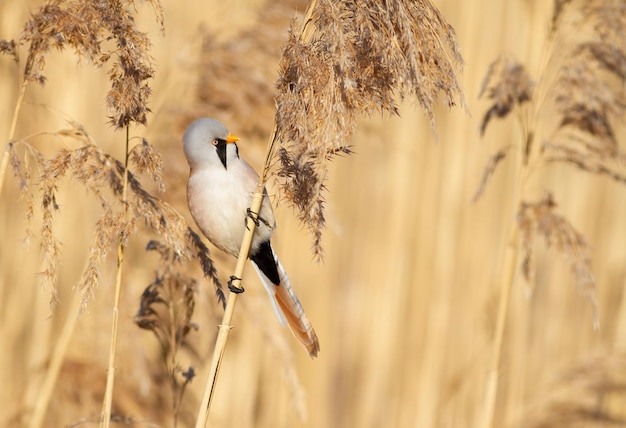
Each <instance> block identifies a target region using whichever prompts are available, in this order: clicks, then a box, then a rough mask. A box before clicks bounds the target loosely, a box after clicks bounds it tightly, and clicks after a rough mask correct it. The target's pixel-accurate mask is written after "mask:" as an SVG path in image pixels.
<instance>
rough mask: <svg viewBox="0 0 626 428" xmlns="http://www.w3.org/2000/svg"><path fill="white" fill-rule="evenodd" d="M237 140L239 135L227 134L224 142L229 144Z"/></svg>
mask: <svg viewBox="0 0 626 428" xmlns="http://www.w3.org/2000/svg"><path fill="white" fill-rule="evenodd" d="M237 141H239V137H237V136H236V135H233V134H228V136H227V137H226V142H227V143H229V144H230V143H236V142H237Z"/></svg>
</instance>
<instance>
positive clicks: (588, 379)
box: [514, 351, 626, 428]
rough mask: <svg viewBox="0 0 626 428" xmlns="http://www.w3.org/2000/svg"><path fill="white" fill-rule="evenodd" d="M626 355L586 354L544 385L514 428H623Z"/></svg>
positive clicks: (618, 353)
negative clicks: (619, 427) (588, 427)
mask: <svg viewBox="0 0 626 428" xmlns="http://www.w3.org/2000/svg"><path fill="white" fill-rule="evenodd" d="M625 373H626V355H624V353H623V352H615V351H613V352H610V353H600V354H596V355H590V356H588V355H586V356H584V357H583V358H580V359H579V360H578V361H575V362H574V363H573V364H570V365H569V366H568V367H566V368H565V369H564V370H560V373H557V376H556V378H555V379H553V380H552V381H551V382H549V383H547V384H546V385H543V386H542V387H541V388H540V390H541V393H540V394H538V395H537V396H536V397H535V398H534V399H533V401H534V403H532V405H531V406H529V411H528V412H526V415H524V416H523V417H522V421H521V422H520V423H519V424H516V425H514V426H517V427H520V428H521V427H524V428H546V427H562V426H568V427H574V426H576V427H583V426H584V427H587V426H593V427H598V428H600V427H606V428H609V427H617V426H623V425H624V423H625V422H626V420H625V419H624V414H623V406H619V405H617V406H616V405H615V404H616V403H621V402H623V400H624V397H625V396H626V377H625V375H624V374H625Z"/></svg>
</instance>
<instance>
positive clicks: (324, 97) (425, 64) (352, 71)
mask: <svg viewBox="0 0 626 428" xmlns="http://www.w3.org/2000/svg"><path fill="white" fill-rule="evenodd" d="M295 27H296V23H295V22H294V23H293V24H292V26H291V29H290V33H289V40H288V42H287V45H286V46H285V49H284V51H283V57H282V59H281V62H280V75H279V78H278V81H277V83H276V86H277V90H278V93H277V96H276V105H277V112H276V124H277V134H276V141H278V143H279V152H278V158H279V161H280V166H279V167H278V172H277V175H278V176H279V177H280V178H281V181H282V185H281V187H282V189H283V191H284V195H285V196H286V198H287V200H289V201H290V202H292V203H293V204H294V205H295V206H296V207H297V208H298V210H299V211H300V214H299V215H300V218H301V220H302V221H303V222H304V223H305V224H306V225H307V226H308V227H309V228H310V229H311V230H312V231H314V234H315V236H316V238H315V242H314V248H316V250H314V251H315V252H316V253H321V250H320V249H319V248H318V246H319V237H320V236H321V232H320V231H321V229H322V228H323V224H324V220H323V219H324V216H323V198H322V190H323V182H324V180H325V179H326V174H327V163H328V160H330V159H332V158H333V156H334V154H336V153H348V152H349V149H348V145H347V144H348V141H349V140H350V137H351V136H352V133H353V131H354V129H355V127H356V119H357V117H358V116H359V115H362V114H367V113H371V112H373V111H381V112H382V111H387V112H390V113H392V114H397V104H396V100H398V99H400V100H402V99H405V98H407V97H412V98H415V99H416V100H417V101H418V102H419V104H420V105H421V106H422V108H423V109H424V111H425V113H426V114H427V116H428V117H429V119H430V122H431V126H432V127H433V130H434V113H433V108H434V105H435V102H436V101H437V98H438V97H439V95H443V96H444V97H445V99H446V102H447V103H448V105H454V104H455V103H456V102H457V101H459V100H460V102H461V103H462V104H464V100H463V93H462V90H461V87H460V84H459V81H458V78H457V72H459V71H460V69H461V67H462V58H461V55H460V52H459V48H458V45H457V42H456V36H455V34H454V30H453V28H452V27H451V26H450V25H449V24H448V23H447V22H446V21H445V19H444V18H443V16H442V15H441V14H440V13H439V11H438V10H437V9H436V8H435V7H434V6H433V5H432V4H431V3H430V2H429V1H427V0H422V1H417V2H412V1H402V0H396V1H391V2H385V3H384V4H382V3H380V2H376V1H373V0H367V1H365V2H359V3H358V4H357V3H355V2H353V1H336V2H331V1H328V0H323V1H318V2H315V4H314V5H313V10H312V11H311V20H310V21H309V22H307V23H306V25H305V26H303V29H305V31H304V32H299V31H297V30H295ZM281 149H282V150H281Z"/></svg>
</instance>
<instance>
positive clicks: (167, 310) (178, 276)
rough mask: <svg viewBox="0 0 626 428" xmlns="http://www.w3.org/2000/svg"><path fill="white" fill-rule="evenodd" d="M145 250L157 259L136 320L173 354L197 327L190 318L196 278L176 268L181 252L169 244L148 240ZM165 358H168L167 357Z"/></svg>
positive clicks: (166, 351)
mask: <svg viewBox="0 0 626 428" xmlns="http://www.w3.org/2000/svg"><path fill="white" fill-rule="evenodd" d="M146 250H147V251H156V252H157V253H159V256H160V259H159V264H158V268H157V271H156V275H155V279H154V281H153V282H152V283H151V284H149V285H148V287H146V289H145V290H144V292H143V294H142V296H141V299H140V303H139V311H138V312H137V315H136V316H135V323H136V324H137V325H138V326H139V327H140V328H143V329H147V330H151V331H152V332H153V333H154V334H155V335H156V336H157V338H158V339H159V342H160V343H161V346H162V350H163V352H164V354H165V355H168V354H172V355H173V354H175V353H176V352H177V350H178V349H180V347H181V346H182V345H183V343H184V341H185V338H186V337H187V335H188V334H189V333H190V332H191V331H192V330H197V329H198V326H197V325H196V324H195V323H193V322H191V318H192V316H193V312H194V308H195V295H196V293H197V281H196V280H195V279H194V278H191V277H189V276H187V275H184V274H182V273H180V272H177V270H178V269H179V268H180V261H181V259H180V255H178V254H176V252H175V251H173V250H172V249H171V248H170V247H169V246H167V245H164V244H162V243H160V242H158V241H150V242H149V243H148V246H147V247H146ZM172 333H173V334H172ZM165 360H166V361H171V360H170V359H167V358H166V359H165ZM170 369H173V368H170ZM181 371H182V370H181Z"/></svg>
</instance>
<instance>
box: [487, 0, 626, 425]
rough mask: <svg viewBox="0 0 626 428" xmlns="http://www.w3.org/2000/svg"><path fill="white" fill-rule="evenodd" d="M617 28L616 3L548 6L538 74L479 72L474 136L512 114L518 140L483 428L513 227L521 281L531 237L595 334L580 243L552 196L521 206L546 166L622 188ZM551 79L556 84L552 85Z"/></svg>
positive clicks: (527, 273)
mask: <svg viewBox="0 0 626 428" xmlns="http://www.w3.org/2000/svg"><path fill="white" fill-rule="evenodd" d="M624 25H626V9H625V8H624V6H623V4H621V2H615V1H611V0H607V1H601V0H597V1H591V2H584V1H576V0H574V1H555V2H554V11H553V17H552V28H551V31H550V33H549V35H548V37H549V40H547V43H546V45H547V46H548V47H549V54H548V55H549V60H548V61H546V62H545V63H544V66H545V69H541V70H539V73H540V75H538V76H537V77H535V78H533V77H531V76H530V74H529V73H528V72H527V71H526V67H525V66H524V65H523V64H521V63H520V62H518V61H516V60H513V59H512V58H510V57H509V56H501V57H500V58H498V59H497V60H496V61H495V62H494V63H493V64H492V65H491V66H490V67H489V71H488V73H487V76H486V78H485V80H484V82H483V87H482V89H481V94H487V97H488V98H489V99H490V100H491V101H492V102H493V105H492V106H491V107H490V108H489V109H488V110H487V112H486V114H485V115H484V117H483V120H482V125H481V134H484V132H485V129H486V127H487V125H488V124H489V123H490V122H491V120H492V119H493V118H496V117H497V118H504V117H507V116H508V115H509V114H511V113H512V112H517V113H518V115H517V117H518V119H519V120H520V129H521V130H522V133H523V134H524V135H523V136H522V138H521V139H520V141H521V144H520V145H521V147H520V148H519V153H520V162H519V166H518V177H519V178H518V181H517V187H516V189H515V190H514V192H513V194H514V195H515V196H514V200H513V204H514V206H515V209H516V210H517V212H518V218H517V226H512V228H513V231H512V233H511V241H512V242H513V245H514V246H515V248H514V250H513V251H512V252H511V255H510V257H508V258H507V261H506V264H505V267H504V268H503V270H502V278H503V281H502V284H501V287H502V288H503V290H504V292H503V293H502V294H501V297H500V299H501V300H500V310H499V317H498V321H497V324H498V326H499V328H498V329H497V334H496V336H497V337H496V339H495V342H494V351H493V356H494V358H493V363H492V374H491V377H490V380H489V383H488V388H487V391H488V392H487V394H488V395H487V397H488V399H487V400H486V401H487V405H486V408H485V411H484V415H483V426H493V425H492V424H493V413H494V411H495V410H494V409H495V400H496V391H497V382H498V381H497V376H495V374H496V373H497V370H498V367H499V365H500V355H501V349H500V347H501V346H503V345H502V344H503V340H502V339H503V338H502V337H501V336H502V335H504V325H505V321H506V318H507V312H508V299H509V294H510V289H511V287H512V284H513V279H514V275H513V274H512V272H513V269H514V268H515V264H516V261H517V248H518V246H519V245H520V242H518V239H517V237H518V236H520V235H519V234H518V230H517V229H516V227H519V231H521V245H522V247H523V249H524V257H523V260H522V263H521V267H522V271H523V274H524V277H525V278H526V279H527V280H533V281H534V280H535V275H534V270H535V268H534V265H533V260H534V259H533V243H534V241H535V240H536V239H537V237H538V236H543V237H544V238H545V240H546V243H547V244H548V246H550V247H554V248H555V249H556V250H557V251H558V252H560V253H561V254H563V255H564V256H565V257H566V258H567V259H568V261H569V263H570V266H571V270H572V272H573V274H574V277H575V278H576V281H577V283H578V285H579V289H580V290H581V292H582V293H583V294H584V295H586V296H588V298H589V300H590V302H591V304H592V307H593V324H594V327H596V328H598V327H599V314H598V303H597V291H596V289H597V284H596V278H595V275H594V274H593V273H592V271H591V252H590V249H589V247H588V245H587V243H586V241H585V239H584V237H583V235H582V234H581V233H580V232H578V231H577V230H576V229H575V228H574V227H573V226H572V225H571V223H570V222H569V221H568V220H567V219H565V218H564V217H562V216H561V215H558V214H556V212H555V209H556V202H555V200H554V199H553V197H552V193H548V196H546V197H544V198H543V199H542V200H540V201H538V202H528V201H527V198H529V194H528V193H529V189H528V187H529V183H530V182H531V179H535V177H536V176H537V174H536V173H537V171H540V170H542V169H545V167H546V166H550V165H552V164H554V163H556V162H559V163H565V164H567V165H569V166H573V167H575V168H576V169H577V170H579V171H584V172H588V173H592V174H597V175H603V176H608V177H610V178H612V179H614V180H616V181H618V182H621V183H624V182H625V181H624V159H625V158H624V155H623V153H622V151H621V149H620V148H619V145H618V142H617V139H616V134H615V132H614V130H613V126H612V122H613V121H614V120H616V119H620V118H622V117H623V116H624V111H625V106H626V105H625V104H624V102H623V97H624V90H623V86H622V87H621V88H620V86H619V83H616V80H615V78H617V82H622V83H623V81H624V79H625V78H626V74H625V73H624V71H625V70H626V67H624V64H625V61H624V58H625V55H626V50H624V49H625V48H624V47H625V46H626V38H624V34H623V27H624ZM573 31H576V32H577V34H576V36H575V37H568V36H571V33H572V32H573ZM555 71H556V73H555ZM555 74H556V79H555V80H552V79H553V78H552V76H553V75H555ZM534 80H536V85H534V84H533V81H534ZM522 105H524V106H526V105H529V107H528V111H530V112H532V113H533V114H532V115H531V116H530V117H531V118H530V120H528V119H527V116H525V114H524V113H523V112H522ZM553 107H555V108H556V110H557V112H558V120H557V123H556V125H555V124H554V123H546V121H543V120H542V119H543V118H544V117H550V116H549V115H548V114H547V113H544V112H547V111H548V109H549V108H553ZM528 111H527V112H528ZM527 112H526V113H527ZM526 120H528V121H526ZM544 135H550V136H549V137H544ZM504 150H505V149H502V150H500V151H498V152H497V153H496V155H495V156H494V157H492V159H491V160H490V161H489V163H488V165H487V167H486V169H485V172H484V175H483V179H482V181H481V183H480V186H479V188H478V191H477V193H476V194H477V196H480V194H482V193H483V190H484V187H485V183H486V181H487V179H488V178H489V177H491V176H492V175H493V174H494V171H495V169H496V167H497V166H498V165H500V164H501V162H499V161H500V160H502V158H503V156H504V154H503V153H504ZM542 167H543V168H542Z"/></svg>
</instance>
